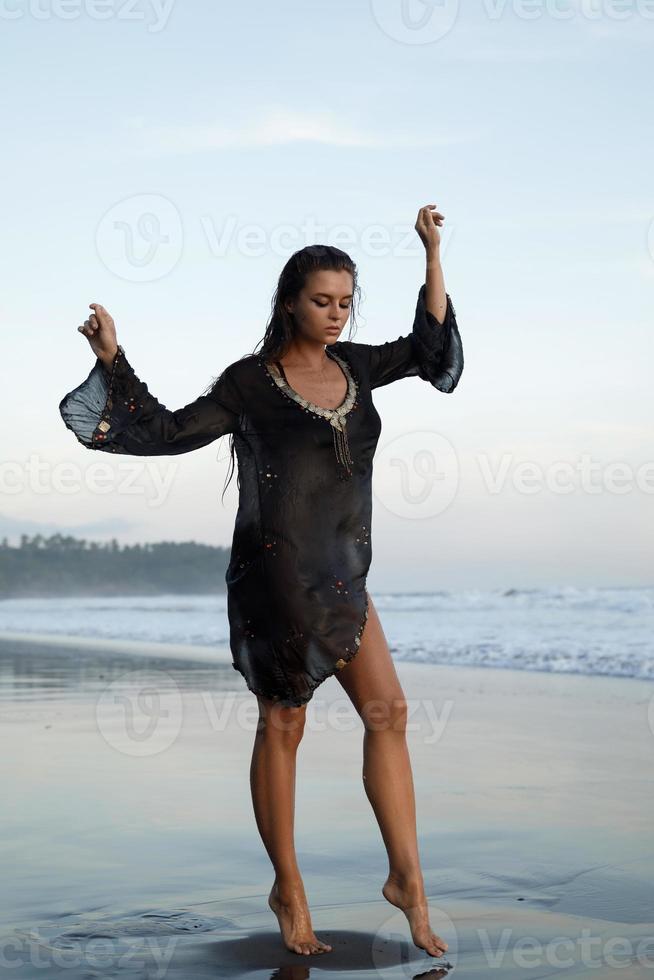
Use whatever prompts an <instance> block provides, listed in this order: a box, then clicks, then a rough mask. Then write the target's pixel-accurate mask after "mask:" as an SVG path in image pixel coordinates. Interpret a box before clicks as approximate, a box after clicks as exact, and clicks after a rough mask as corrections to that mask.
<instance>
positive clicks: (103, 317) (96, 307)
mask: <svg viewBox="0 0 654 980" xmlns="http://www.w3.org/2000/svg"><path fill="white" fill-rule="evenodd" d="M89 306H90V307H91V309H92V310H93V311H94V312H95V315H96V316H97V318H98V321H99V323H100V326H101V327H104V326H105V324H106V325H108V324H109V323H111V316H110V314H109V313H107V311H106V310H105V308H104V306H102V304H101V303H89Z"/></svg>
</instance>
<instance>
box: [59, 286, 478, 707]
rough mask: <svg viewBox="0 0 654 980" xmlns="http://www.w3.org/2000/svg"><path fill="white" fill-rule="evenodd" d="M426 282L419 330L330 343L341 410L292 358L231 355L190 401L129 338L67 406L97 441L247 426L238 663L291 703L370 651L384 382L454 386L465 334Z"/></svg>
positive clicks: (162, 439) (235, 563)
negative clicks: (372, 340)
mask: <svg viewBox="0 0 654 980" xmlns="http://www.w3.org/2000/svg"><path fill="white" fill-rule="evenodd" d="M425 288H426V287H425V285H423V286H422V287H421V289H420V291H419V294H418V302H417V305H416V313H415V318H414V323H413V330H412V332H411V333H410V334H408V335H406V336H402V337H398V339H397V340H393V341H387V342H386V343H383V344H360V343H356V342H354V341H337V342H335V343H333V344H331V345H327V347H326V354H327V355H328V356H329V357H331V358H333V359H334V361H335V362H336V363H337V364H338V365H339V366H340V367H341V369H342V370H343V372H344V374H345V377H346V378H347V381H348V389H347V394H346V397H345V399H344V401H343V403H342V404H341V405H340V406H339V407H338V408H337V409H334V410H329V409H323V408H321V407H320V406H318V405H314V404H312V403H311V402H307V401H306V400H305V399H304V398H302V397H301V396H300V395H299V394H298V393H297V392H295V391H294V390H293V389H292V388H291V387H290V385H289V384H288V382H287V380H286V377H285V375H284V372H283V368H282V367H281V365H279V366H275V365H272V364H267V363H266V362H265V361H264V359H263V358H262V357H261V356H260V355H258V354H251V355H248V356H246V357H244V358H242V359H240V360H238V361H235V362H234V363H232V364H230V365H229V366H228V367H226V368H225V370H224V371H223V372H222V374H221V375H220V377H219V378H218V380H217V381H216V383H215V384H214V386H213V387H212V389H211V390H210V392H209V393H208V394H206V395H201V396H200V397H199V398H197V399H196V400H195V401H193V402H191V403H190V404H189V405H186V406H185V407H183V408H179V409H177V410H176V411H170V410H169V409H167V408H166V407H165V406H164V405H162V404H161V403H160V402H158V401H157V399H156V398H155V397H154V396H153V395H152V394H150V392H149V391H148V388H147V385H146V384H145V383H144V382H142V381H140V380H139V378H138V377H137V376H136V374H135V373H134V370H133V368H132V366H131V365H130V363H129V361H128V360H127V358H126V356H125V351H124V350H123V348H122V347H120V346H119V348H118V351H117V353H116V356H115V358H114V362H113V365H112V369H111V371H107V370H106V368H105V367H104V365H103V364H102V362H101V361H100V360H99V359H98V360H97V361H96V363H95V365H94V367H93V368H92V370H91V372H90V374H89V376H88V377H87V378H86V380H85V381H84V382H82V384H81V385H79V386H78V387H77V388H75V389H74V390H73V391H71V392H69V393H68V394H67V395H65V396H64V398H63V399H62V401H61V402H60V405H59V411H60V413H61V416H62V418H63V420H64V422H65V424H66V426H67V427H68V428H69V429H71V430H72V431H73V432H74V433H75V435H76V437H77V439H78V440H79V441H80V442H81V443H82V444H83V445H84V446H86V447H87V448H89V449H96V450H102V451H105V452H112V453H123V454H127V455H134V456H171V455H175V454H177V453H187V452H191V451H192V450H194V449H198V448H200V447H201V446H206V445H207V444H209V443H210V442H212V441H213V440H215V439H218V438H219V437H220V436H223V435H225V434H227V433H233V439H234V449H235V452H236V457H237V461H238V487H239V505H238V512H237V515H236V520H235V526H234V534H233V539H232V550H231V556H230V561H229V566H228V568H227V572H226V575H225V581H226V584H227V609H228V618H229V625H230V647H231V653H232V658H233V666H234V668H235V669H236V670H238V671H240V673H241V674H242V675H243V677H244V678H245V682H246V684H247V686H248V688H249V689H250V690H251V691H252V692H254V693H255V694H261V695H262V696H263V697H265V698H269V699H271V700H273V701H276V702H279V703H281V704H282V705H284V706H298V705H302V704H305V703H306V702H308V701H309V700H310V699H311V697H312V695H313V692H314V690H315V688H316V687H317V686H318V685H319V684H320V683H322V681H324V680H325V679H326V678H327V677H329V676H331V675H332V674H334V673H335V672H336V671H337V670H340V669H341V668H343V667H344V666H345V665H346V664H347V663H348V661H350V660H352V658H353V657H354V656H355V655H356V652H357V649H358V646H359V643H360V640H361V635H362V633H363V629H364V627H365V624H366V620H367V616H368V593H367V591H366V576H367V573H368V569H369V567H370V561H371V556H372V546H371V526H370V525H371V519H372V463H373V455H374V453H375V448H376V446H377V441H378V439H379V435H380V432H381V420H380V418H379V415H378V414H377V411H376V409H375V406H374V404H373V401H372V396H371V391H372V389H374V388H379V387H381V386H382V385H387V384H390V383H391V382H392V381H397V380H399V379H400V378H407V377H412V376H418V377H419V378H421V379H423V380H424V381H428V382H429V383H430V384H431V385H433V387H434V388H437V389H438V390H439V391H442V392H452V391H453V390H454V388H455V387H456V385H457V383H458V381H459V378H460V376H461V372H462V371H463V348H462V344H461V337H460V335H459V330H458V327H457V323H456V319H455V312H454V308H453V306H452V302H451V299H450V297H449V295H448V296H447V312H446V316H445V321H444V323H443V324H442V325H441V324H439V322H438V321H437V320H436V318H435V317H434V316H433V315H432V314H431V313H430V312H429V311H428V310H427V309H426V307H425Z"/></svg>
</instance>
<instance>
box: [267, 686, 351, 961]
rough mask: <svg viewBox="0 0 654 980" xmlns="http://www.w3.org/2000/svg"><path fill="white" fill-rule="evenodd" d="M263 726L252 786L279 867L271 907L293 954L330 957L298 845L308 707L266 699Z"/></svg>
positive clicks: (271, 854) (270, 847)
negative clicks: (298, 784) (314, 921)
mask: <svg viewBox="0 0 654 980" xmlns="http://www.w3.org/2000/svg"><path fill="white" fill-rule="evenodd" d="M257 699H258V701H259V724H258V726H257V733H256V735H255V739H254V749H253V752H252V763H251V766H250V788H251V790H252V802H253V804H254V815H255V819H256V821H257V827H258V828H259V833H260V834H261V838H262V840H263V843H264V847H265V848H266V851H267V852H268V856H269V857H270V860H271V861H272V864H273V867H274V869H275V881H274V883H273V886H272V890H271V892H270V896H269V898H268V904H269V905H270V908H271V909H272V910H273V912H274V913H275V915H276V916H277V920H278V922H279V926H280V929H281V933H282V939H283V940H284V944H285V946H286V948H287V949H290V950H291V952H293V953H303V954H306V955H308V954H309V953H327V952H330V951H331V948H332V947H331V946H329V945H327V943H323V942H322V941H321V940H320V939H318V938H317V937H316V935H315V933H314V931H313V928H312V926H311V916H310V914H309V908H308V905H307V897H306V895H305V892H304V884H303V882H302V877H301V875H300V869H299V867H298V864H297V858H296V854H295V844H294V841H293V827H294V816H295V768H296V756H297V749H298V746H299V744H300V741H301V739H302V735H303V732H304V722H305V716H306V706H302V707H300V708H284V707H282V706H281V705H275V704H274V703H273V702H271V701H268V700H266V699H264V698H261V697H259V696H258V695H257Z"/></svg>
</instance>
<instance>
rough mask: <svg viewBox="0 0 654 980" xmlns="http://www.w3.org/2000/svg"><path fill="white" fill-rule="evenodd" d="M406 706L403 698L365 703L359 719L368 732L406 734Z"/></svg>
mask: <svg viewBox="0 0 654 980" xmlns="http://www.w3.org/2000/svg"><path fill="white" fill-rule="evenodd" d="M407 714H408V706H407V703H406V701H405V700H404V698H393V699H392V700H385V699H381V698H380V699H378V700H370V701H367V702H366V704H365V705H364V707H363V709H362V712H361V719H362V721H363V724H364V726H365V729H366V731H368V732H388V731H391V732H401V733H405V732H406V724H407Z"/></svg>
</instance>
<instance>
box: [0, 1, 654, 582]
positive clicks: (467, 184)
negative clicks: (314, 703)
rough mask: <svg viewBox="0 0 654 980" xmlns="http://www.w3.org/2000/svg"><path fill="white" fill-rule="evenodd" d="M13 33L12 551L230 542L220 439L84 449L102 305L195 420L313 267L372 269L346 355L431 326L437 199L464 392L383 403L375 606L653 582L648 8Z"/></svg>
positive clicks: (8, 55)
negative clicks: (429, 595)
mask: <svg viewBox="0 0 654 980" xmlns="http://www.w3.org/2000/svg"><path fill="white" fill-rule="evenodd" d="M0 20H2V24H1V25H0V28H1V30H0V35H1V38H2V40H1V41H0V52H1V54H2V58H1V63H2V73H3V81H4V84H3V85H2V88H1V90H0V113H1V121H2V133H3V151H2V154H1V161H2V162H1V164H0V165H1V166H2V170H3V191H4V193H3V194H2V210H3V222H2V226H3V235H2V242H1V245H0V248H1V250H2V256H1V257H2V273H3V275H2V280H3V281H2V289H1V290H0V322H1V324H2V336H3V341H4V343H3V354H4V358H3V362H4V363H3V368H4V370H3V378H4V383H3V385H2V394H1V396H0V397H1V398H2V419H3V432H2V457H1V459H0V467H1V469H0V473H1V476H2V478H1V480H0V495H1V496H0V534H1V535H6V536H7V537H9V539H10V540H11V541H13V542H14V543H15V542H16V541H17V540H18V538H19V536H20V534H21V533H26V534H30V535H32V534H35V533H42V534H46V535H48V534H52V533H56V532H61V533H66V534H73V535H75V536H77V537H84V538H87V539H93V540H107V539H109V538H112V537H116V538H118V540H119V541H121V542H122V543H134V542H137V541H160V540H168V541H170V540H175V541H188V540H195V541H199V542H203V543H208V544H215V545H218V544H220V545H225V546H229V545H230V543H231V536H232V530H233V523H234V517H235V514H236V507H237V491H236V479H235V478H234V479H232V482H231V484H230V488H229V490H228V492H227V493H226V494H225V498H224V502H223V501H222V500H221V493H222V488H223V484H224V481H225V477H226V475H227V471H228V462H229V460H228V445H227V442H228V440H227V438H224V439H221V440H219V441H218V442H214V443H212V444H211V445H209V446H207V447H204V448H203V449H201V450H197V451H195V452H193V453H189V454H185V455H182V456H176V457H149V458H147V459H143V458H137V457H124V456H113V455H112V454H105V453H94V452H92V451H90V450H87V449H85V448H84V447H83V446H82V445H81V444H79V443H78V442H77V440H76V439H75V436H74V435H73V433H72V432H70V431H69V430H68V429H66V428H65V426H64V424H63V421H62V419H61V417H60V415H59V412H58V405H59V402H60V400H61V398H62V397H63V396H64V394H66V393H67V392H68V391H70V390H72V389H73V388H74V387H76V386H77V385H78V384H80V383H81V381H83V380H84V379H85V378H86V376H87V374H88V372H89V371H90V370H91V367H92V366H93V363H94V360H95V358H94V357H93V355H92V352H91V350H90V348H89V346H88V342H87V341H86V339H85V338H84V337H83V336H82V335H81V334H80V333H78V332H77V326H78V325H79V324H80V323H82V322H83V321H84V319H86V317H87V316H88V314H89V312H90V311H89V309H88V304H89V303H92V302H99V303H102V304H103V305H104V306H105V307H106V308H107V309H108V310H109V311H110V312H111V313H112V315H113V316H114V319H115V321H116V324H117V327H118V339H119V342H120V343H122V345H123V347H124V348H125V352H126V354H127V356H128V358H129V360H130V363H131V364H132V366H133V367H134V369H135V371H136V373H137V374H138V376H139V377H140V378H141V379H142V380H144V381H146V382H147V384H148V387H149V389H150V391H151V392H152V393H153V394H155V395H156V396H157V398H159V400H160V401H161V402H162V403H163V404H164V405H166V406H167V407H168V408H171V409H172V408H177V407H180V406H182V405H184V404H186V403H188V402H189V401H191V400H192V399H193V398H195V397H196V396H197V395H198V394H200V393H201V392H202V391H203V390H204V389H205V388H206V386H207V384H208V383H209V381H211V380H212V378H213V377H215V376H216V375H217V374H219V373H220V371H222V369H223V368H224V367H225V366H226V365H227V364H229V363H231V362H232V361H234V360H237V359H238V358H240V357H241V356H242V355H244V354H246V353H249V352H251V351H252V350H253V349H254V347H255V346H256V345H257V344H258V342H259V341H260V339H261V337H262V336H263V333H264V330H265V326H266V322H267V318H268V316H269V313H270V302H271V298H272V294H273V292H274V289H275V286H276V282H277V278H278V276H279V273H280V272H281V269H282V267H283V265H284V263H285V262H286V260H287V259H288V258H289V257H290V255H291V254H292V253H293V252H294V251H296V250H297V249H298V248H302V247H303V246H304V245H307V244H312V243H314V242H324V243H329V244H333V245H338V246H339V247H341V248H343V249H344V250H345V251H347V252H349V254H350V255H351V256H352V258H353V259H354V261H355V262H356V263H357V267H358V270H359V281H360V285H361V290H362V296H361V305H360V308H359V315H358V318H357V319H358V329H357V332H356V336H355V337H354V338H353V339H356V340H358V341H359V342H365V343H381V342H383V341H384V340H391V339H395V338H397V337H398V336H401V335H403V334H407V333H408V332H409V331H410V329H411V324H412V321H413V313H414V309H415V303H416V298H417V293H418V290H419V288H420V285H421V284H422V282H424V274H425V269H424V250H423V248H422V245H421V243H420V241H419V239H418V236H417V234H416V233H415V231H414V224H415V221H416V216H417V213H418V209H419V208H420V207H421V206H423V205H425V204H432V203H435V204H437V206H438V209H439V210H440V211H442V212H443V214H444V215H445V224H444V227H443V229H442V247H441V256H442V264H443V270H444V274H445V284H446V288H447V291H448V292H449V294H450V296H451V299H452V302H453V304H454V307H455V310H456V316H457V323H458V326H459V329H460V332H461V337H462V341H463V347H464V355H465V368H464V373H463V376H462V378H461V380H460V382H459V385H458V387H457V388H456V390H455V391H454V392H452V393H450V394H445V393H442V392H439V391H438V390H436V389H434V388H432V387H431V386H430V385H429V384H428V383H426V382H424V381H422V380H421V379H419V378H406V379H403V380H401V381H398V382H395V383H394V384H391V385H389V386H388V387H386V388H383V389H379V390H378V391H376V392H375V395H374V400H375V405H376V407H377V410H378V411H379V413H380V415H381V417H382V422H383V428H382V433H381V437H380V441H379V446H378V450H377V456H376V459H375V467H374V483H373V487H374V498H373V507H374V510H373V529H372V543H373V561H372V567H371V571H370V576H369V585H370V587H371V591H372V590H374V589H383V590H393V589H395V590H401V591H430V590H432V589H450V588H452V589H477V588H480V589H486V588H488V589H494V588H511V587H513V588H538V587H566V586H572V587H580V588H582V587H594V586H597V587H601V586H606V585H617V586H621V585H622V586H630V585H648V584H651V582H652V573H651V565H652V560H651V556H652V544H653V541H654V507H653V504H654V460H653V455H652V454H653V449H652V445H653V440H652V418H653V413H652V407H653V406H652V384H651V376H652V353H653V346H654V345H653V342H652V311H653V304H652V288H653V286H654V223H653V222H654V187H653V184H652V176H651V175H652V173H654V160H653V152H652V151H653V133H654V127H653V126H652V111H651V91H652V76H653V75H654V69H653V68H652V59H651V50H652V41H653V40H654V3H651V2H650V3H648V2H647V0H639V2H635V0H634V2H633V3H632V2H630V0H619V2H618V0H612V2H609V0H604V2H600V0H594V2H592V3H591V2H585V3H580V2H577V0H556V2H553V0H543V2H541V0H522V2H518V0H513V2H504V0H493V2H490V0H487V2H482V3H475V4H466V5H463V4H457V3H453V2H451V0H429V2H427V0H370V2H359V0H348V2H343V0H330V2H329V3H327V2H313V3H307V2H306V0H304V2H302V3H301V2H299V0H294V2H291V0H277V2H276V3H274V4H268V3H263V2H259V3H249V4H223V3H219V2H218V3H217V2H209V0H194V2H186V3H183V2H181V0H173V2H169V0H168V2H157V3H149V2H147V0H129V2H128V0H116V2H106V0H0ZM348 336H349V334H348V328H346V330H345V332H344V334H343V335H342V338H341V339H347V337H348ZM373 594H374V593H373Z"/></svg>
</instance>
